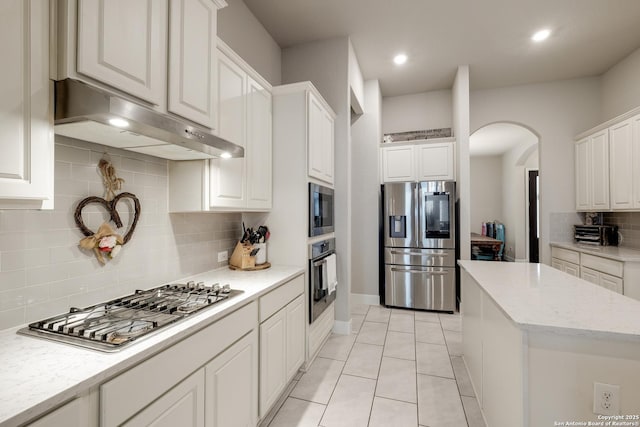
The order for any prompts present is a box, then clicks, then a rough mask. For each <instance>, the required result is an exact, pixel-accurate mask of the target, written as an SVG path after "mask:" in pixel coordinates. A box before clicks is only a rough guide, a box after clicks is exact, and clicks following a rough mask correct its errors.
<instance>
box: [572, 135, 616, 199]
mask: <svg viewBox="0 0 640 427" xmlns="http://www.w3.org/2000/svg"><path fill="white" fill-rule="evenodd" d="M575 153H576V165H575V168H576V210H594V211H602V210H608V209H609V205H610V204H609V130H608V129H604V130H602V131H599V132H596V133H594V134H593V135H589V136H587V137H586V138H584V139H582V140H580V141H578V142H576V145H575Z"/></svg>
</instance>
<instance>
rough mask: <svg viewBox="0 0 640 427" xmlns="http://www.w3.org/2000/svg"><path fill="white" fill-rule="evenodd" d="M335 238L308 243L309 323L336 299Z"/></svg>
mask: <svg viewBox="0 0 640 427" xmlns="http://www.w3.org/2000/svg"><path fill="white" fill-rule="evenodd" d="M335 253H336V239H334V238H331V239H327V240H322V241H320V242H316V243H312V244H311V245H309V323H313V322H314V321H315V320H316V319H317V318H318V316H320V314H322V312H323V311H325V310H326V309H327V307H329V305H331V303H332V302H333V301H334V300H335V299H336V286H337V276H336V255H335Z"/></svg>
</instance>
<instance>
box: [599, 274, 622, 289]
mask: <svg viewBox="0 0 640 427" xmlns="http://www.w3.org/2000/svg"><path fill="white" fill-rule="evenodd" d="M622 282H623V281H622V279H621V278H619V277H616V276H612V275H610V274H605V273H601V274H600V283H599V285H600V286H602V287H603V288H607V289H609V290H612V291H613V292H617V293H619V294H622V293H623V292H622V291H623V286H622Z"/></svg>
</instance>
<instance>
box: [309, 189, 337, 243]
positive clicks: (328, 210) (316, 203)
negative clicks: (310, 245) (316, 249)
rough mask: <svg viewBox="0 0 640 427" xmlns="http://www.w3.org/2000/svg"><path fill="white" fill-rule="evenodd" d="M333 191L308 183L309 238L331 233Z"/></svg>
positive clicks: (333, 222) (332, 226)
mask: <svg viewBox="0 0 640 427" xmlns="http://www.w3.org/2000/svg"><path fill="white" fill-rule="evenodd" d="M333 201H334V198H333V189H331V188H328V187H324V186H322V185H319V184H314V183H313V182H310V183H309V237H313V236H320V235H322V234H327V233H333V231H334V226H335V218H334V206H333V205H334V203H333Z"/></svg>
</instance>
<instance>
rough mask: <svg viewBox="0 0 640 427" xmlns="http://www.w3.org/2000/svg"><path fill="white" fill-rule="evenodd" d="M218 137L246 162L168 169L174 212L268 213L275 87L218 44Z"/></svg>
mask: <svg viewBox="0 0 640 427" xmlns="http://www.w3.org/2000/svg"><path fill="white" fill-rule="evenodd" d="M215 68H216V70H217V73H216V76H217V77H216V79H217V80H216V87H217V92H218V100H219V103H218V104H217V107H216V115H217V126H218V128H217V130H218V136H220V137H221V138H223V139H226V140H228V141H231V142H233V143H235V144H238V145H241V146H242V147H244V157H242V158H231V159H222V158H220V159H211V160H207V161H197V162H189V164H181V163H180V162H172V163H171V164H170V167H169V209H170V211H172V212H180V211H193V210H234V211H266V210H269V209H271V204H272V129H271V128H272V103H271V85H270V84H269V83H268V82H267V81H266V80H264V79H263V78H262V77H261V76H260V75H259V74H258V73H256V72H255V71H254V70H253V69H252V68H251V67H250V66H249V65H248V64H247V63H246V62H245V61H244V60H243V59H242V58H240V57H239V56H238V55H237V54H236V53H235V52H233V50H231V49H230V48H229V47H228V46H227V45H226V44H224V42H222V41H220V40H218V52H217V65H216V67H215Z"/></svg>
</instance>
